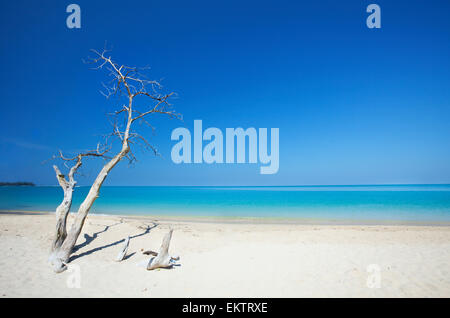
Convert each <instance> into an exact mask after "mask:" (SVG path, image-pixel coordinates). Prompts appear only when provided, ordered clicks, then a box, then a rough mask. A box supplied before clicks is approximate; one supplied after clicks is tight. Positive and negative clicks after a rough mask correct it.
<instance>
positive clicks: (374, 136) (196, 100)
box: [0, 0, 450, 185]
mask: <svg viewBox="0 0 450 318" xmlns="http://www.w3.org/2000/svg"><path fill="white" fill-rule="evenodd" d="M72 2H74V3H77V4H79V5H80V7H81V10H82V27H81V29H79V30H75V29H68V28H67V27H66V24H65V20H66V17H67V15H68V14H67V13H66V12H65V8H66V6H67V5H68V4H70V3H72ZM72 2H69V1H8V2H6V1H2V3H1V4H0V15H1V16H0V18H1V20H0V21H1V28H2V36H1V39H0V43H1V60H0V63H1V69H2V75H3V76H2V79H1V99H2V101H1V103H2V106H1V107H2V112H1V117H0V152H1V153H2V155H1V159H0V181H22V180H23V181H32V182H35V183H37V184H40V185H54V184H56V180H55V177H54V173H53V171H52V169H51V163H46V164H42V162H43V161H44V160H46V159H48V158H49V157H51V156H52V155H53V154H54V153H56V151H57V149H62V150H65V151H69V152H70V151H76V150H78V149H86V148H92V147H93V146H95V145H96V143H97V141H98V140H99V138H100V137H99V136H100V135H102V134H104V133H108V132H109V131H110V126H109V123H108V121H107V119H106V117H105V113H107V112H110V111H111V110H113V109H115V107H117V106H116V104H114V102H112V101H108V100H106V99H105V98H104V97H103V96H102V95H101V94H99V89H101V82H102V80H105V75H104V74H103V73H101V72H96V71H93V70H90V69H89V67H88V66H87V65H85V64H83V62H82V58H85V57H87V56H88V55H89V50H90V49H92V48H95V49H101V48H102V47H103V45H104V43H105V41H108V43H109V45H110V46H112V48H113V56H114V57H115V58H116V60H117V61H118V62H119V63H124V64H130V65H136V66H143V65H150V66H151V70H150V73H149V74H150V77H152V78H154V79H163V80H162V83H163V85H164V86H165V88H166V89H167V90H170V91H175V92H177V94H178V97H177V99H175V100H173V104H174V107H175V108H176V109H177V110H178V111H179V112H181V113H182V114H183V116H184V121H183V122H179V121H174V120H168V119H166V118H164V117H155V118H151V122H152V123H153V124H154V126H155V127H156V129H157V130H156V135H151V134H148V135H147V136H148V137H149V138H150V140H151V141H152V143H153V144H155V145H156V146H157V147H158V149H159V151H160V152H161V154H162V157H154V156H153V155H152V154H151V153H150V152H146V153H142V152H140V151H137V156H138V159H139V161H138V162H137V163H136V164H135V165H134V166H132V167H129V166H128V165H127V164H126V163H125V162H123V163H121V164H120V165H119V166H118V167H116V168H115V169H114V170H113V172H112V173H111V175H110V176H109V178H108V180H107V184H108V185H303V184H380V183H450V147H449V145H450V89H449V88H450V58H449V57H450V41H449V39H450V20H449V19H448V14H449V13H450V10H449V9H450V3H449V2H448V1H446V0H443V1H392V0H391V1H308V2H307V1H283V0H281V1H280V0H278V1H255V2H253V1H242V0H241V1H168V0H165V1H152V0H145V1H134V0H129V1H126V2H123V1H114V0H111V1H107V2H106V1H78V0H77V1H72ZM370 3H377V4H379V5H380V7H381V19H382V22H381V23H382V28H381V29H368V28H367V27H366V24H365V20H366V17H367V16H368V13H366V12H365V11H366V10H365V8H366V7H367V5H368V4H370ZM194 119H202V120H203V126H204V127H205V128H206V127H212V126H213V127H218V128H220V129H222V130H223V131H225V128H227V127H244V128H247V127H256V128H259V127H266V128H272V127H278V128H280V169H279V172H278V173H277V174H274V175H261V174H259V164H244V165H236V164H235V165H227V164H222V165H218V164H216V165H207V164H201V165H194V164H190V165H186V164H182V165H176V164H174V163H172V161H171V159H170V150H171V147H172V146H173V145H174V142H172V141H171V140H170V133H171V131H172V130H173V129H174V128H176V127H180V126H183V127H188V128H189V129H191V131H192V129H193V121H194ZM144 132H146V131H144ZM99 164H100V163H99V162H86V164H85V167H84V168H83V171H82V172H83V175H82V176H80V177H79V183H80V184H88V183H89V182H90V181H91V180H92V179H93V178H94V177H95V175H96V172H97V171H98V169H99Z"/></svg>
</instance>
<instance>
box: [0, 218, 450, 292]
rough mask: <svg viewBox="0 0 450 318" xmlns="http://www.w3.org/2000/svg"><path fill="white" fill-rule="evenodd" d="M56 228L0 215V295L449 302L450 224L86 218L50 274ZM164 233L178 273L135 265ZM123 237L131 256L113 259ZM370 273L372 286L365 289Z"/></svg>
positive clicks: (44, 220)
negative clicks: (69, 254)
mask: <svg viewBox="0 0 450 318" xmlns="http://www.w3.org/2000/svg"><path fill="white" fill-rule="evenodd" d="M70 221H71V219H69V224H70ZM153 221H155V222H156V223H157V224H158V225H157V226H156V227H154V228H152V229H151V230H150V231H147V232H146V231H145V228H146V226H147V225H152V222H153ZM54 225H55V219H54V215H51V214H47V215H42V214H36V215H13V214H12V215H5V214H2V215H0V253H1V255H2V257H1V259H0V296H1V297H111V296H112V297H450V267H449V264H450V227H449V226H416V225H411V226H409V225H408V226H405V225H398V226H397V225H309V224H308V225H306V224H304V225H302V224H267V223H264V224H251V223H249V222H199V221H186V220H185V221H174V220H166V221H161V220H156V219H154V218H151V217H149V218H140V219H137V218H123V219H121V218H120V217H111V216H95V215H90V216H89V217H88V219H87V220H86V223H85V227H84V228H83V232H82V234H81V235H80V237H79V240H78V244H77V245H78V246H81V247H80V248H79V249H78V250H77V251H76V252H75V253H74V254H73V256H74V257H73V260H72V261H71V263H70V264H71V266H72V267H69V270H68V271H65V272H63V273H61V274H55V273H53V271H52V269H51V267H50V266H49V265H48V264H47V257H48V251H49V246H50V243H51V239H52V234H53V228H54ZM169 227H172V228H173V229H174V232H173V237H172V241H171V245H170V253H171V254H173V255H179V256H180V258H181V260H180V264H181V266H176V267H174V268H172V269H160V270H154V271H147V270H146V269H145V268H144V267H140V266H138V265H137V264H138V263H142V261H145V260H148V259H149V256H146V255H143V254H142V251H141V250H142V249H144V250H148V249H151V250H155V251H157V250H158V248H159V246H160V244H161V240H162V237H163V236H164V234H165V233H167V231H168V229H169ZM128 235H130V236H132V238H131V241H130V247H129V250H128V255H129V256H128V257H127V258H126V259H125V260H124V261H123V262H120V263H117V262H114V258H115V257H116V255H117V253H118V252H119V250H120V247H121V244H120V241H121V240H123V239H124V238H125V237H126V236H128ZM86 238H87V242H86ZM371 264H375V265H372V266H370V265H371ZM368 268H369V269H371V268H374V269H375V271H374V272H371V273H369V272H368V271H367V270H368ZM377 268H378V269H379V270H380V271H379V275H380V276H379V278H380V281H379V282H380V285H379V288H369V287H368V285H367V282H368V279H369V282H374V281H376V279H375V280H373V277H374V276H370V275H373V274H375V275H376V272H377V271H376V269H377ZM78 269H79V278H80V280H79V287H80V288H77V286H76V284H74V283H73V281H74V280H73V279H74V277H76V275H77V273H78V272H77V270H78ZM371 286H372V287H373V285H371Z"/></svg>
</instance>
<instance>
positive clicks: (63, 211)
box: [49, 145, 109, 271]
mask: <svg viewBox="0 0 450 318" xmlns="http://www.w3.org/2000/svg"><path fill="white" fill-rule="evenodd" d="M108 151H109V148H107V147H106V148H103V149H102V150H100V145H97V149H96V150H92V151H87V152H83V153H79V154H78V155H76V156H75V157H72V158H66V157H64V156H63V154H62V152H61V151H60V152H59V156H55V157H54V158H58V159H61V160H62V161H63V162H64V165H65V166H68V163H69V162H74V164H73V165H72V167H70V168H69V173H68V176H67V178H66V176H65V175H64V174H62V173H61V170H59V168H58V166H57V165H53V169H54V170H55V173H56V179H57V180H58V183H59V185H60V186H61V188H62V189H63V192H64V196H63V200H62V202H61V204H60V205H58V207H57V208H56V212H55V215H56V230H55V234H54V238H53V242H52V247H51V253H50V257H49V261H50V263H53V258H54V256H55V255H54V252H55V251H56V250H57V249H58V248H59V247H61V245H62V243H63V242H64V240H65V239H66V237H67V230H66V228H67V216H68V215H69V212H70V208H71V206H72V196H73V191H74V188H75V185H76V184H77V182H76V181H75V178H74V176H75V174H76V173H77V171H78V169H79V168H80V167H81V165H82V164H83V158H85V157H102V158H107V157H106V153H107V152H108ZM54 265H56V266H60V265H61V264H59V263H56V264H54ZM59 270H60V268H55V271H59Z"/></svg>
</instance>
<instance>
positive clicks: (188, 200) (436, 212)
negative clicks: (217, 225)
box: [0, 185, 450, 221]
mask: <svg viewBox="0 0 450 318" xmlns="http://www.w3.org/2000/svg"><path fill="white" fill-rule="evenodd" d="M88 190H89V188H88V187H79V188H76V191H75V193H74V204H73V208H72V211H76V209H77V208H78V206H79V204H80V203H81V200H82V199H83V198H84V196H85V195H86V193H87V192H88ZM61 199H62V190H61V189H60V188H59V187H0V210H21V211H54V210H55V208H56V206H57V205H58V204H59V203H60V201H61ZM91 213H101V214H120V215H126V214H132V215H167V216H212V217H271V218H297V217H298V218H314V219H334V220H340V219H342V220H405V221H450V185H401V186H391V185H389V186H302V187H103V188H102V189H101V193H100V197H99V198H98V199H97V201H96V202H95V203H94V206H93V208H92V210H91Z"/></svg>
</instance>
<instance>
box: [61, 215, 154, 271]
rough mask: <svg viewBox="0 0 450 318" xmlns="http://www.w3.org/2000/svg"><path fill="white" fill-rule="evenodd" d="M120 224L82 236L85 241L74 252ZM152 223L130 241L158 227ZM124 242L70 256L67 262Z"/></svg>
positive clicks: (122, 240)
mask: <svg viewBox="0 0 450 318" xmlns="http://www.w3.org/2000/svg"><path fill="white" fill-rule="evenodd" d="M122 223H123V221H122V220H120V222H119V223H115V224H112V225H107V226H105V228H104V229H103V230H102V231H99V232H95V233H94V234H93V235H92V236H89V235H88V234H84V239H85V241H84V242H83V243H82V244H79V245H77V246H75V248H74V252H76V251H78V250H79V249H80V248H82V247H84V246H87V245H89V244H90V243H91V242H92V241H93V240H95V239H96V238H97V237H98V235H99V234H101V233H104V232H106V231H107V230H109V229H110V228H111V227H113V226H116V225H119V224H122ZM152 223H153V225H152V226H150V225H147V228H146V229H145V230H144V232H142V233H140V234H136V235H133V236H130V239H133V238H136V237H140V236H144V235H146V234H148V233H150V230H152V229H154V228H155V227H157V226H158V223H155V222H152ZM124 241H125V239H121V240H118V241H115V242H113V243H110V244H107V245H103V246H99V247H96V248H93V249H91V250H89V251H86V252H83V253H81V254H78V255H72V256H71V257H70V259H69V262H72V261H74V260H76V259H77V258H80V257H83V256H87V255H90V254H92V253H95V252H97V251H100V250H103V249H105V248H108V247H112V246H116V245H119V244H120V243H123V242H124ZM133 255H134V253H133V254H131V255H128V257H126V258H125V259H128V258H130V257H131V256H133Z"/></svg>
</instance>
